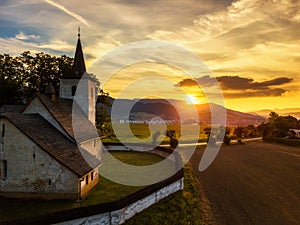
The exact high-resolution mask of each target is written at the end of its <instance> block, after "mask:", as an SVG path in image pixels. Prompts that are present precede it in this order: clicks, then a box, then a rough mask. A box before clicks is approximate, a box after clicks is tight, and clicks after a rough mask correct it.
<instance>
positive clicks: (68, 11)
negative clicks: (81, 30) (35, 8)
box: [44, 0, 90, 27]
mask: <svg viewBox="0 0 300 225" xmlns="http://www.w3.org/2000/svg"><path fill="white" fill-rule="evenodd" d="M44 1H45V2H46V3H48V4H50V5H52V6H54V7H56V8H58V9H60V10H61V11H63V12H65V13H67V14H68V15H70V16H72V17H74V18H75V19H76V20H78V21H79V22H81V23H83V24H85V25H87V26H88V27H89V26H90V25H89V24H88V22H87V21H86V19H84V18H83V17H82V16H80V15H78V14H76V13H74V12H72V11H70V10H68V9H67V8H66V7H64V6H62V5H60V4H58V3H56V2H53V1H51V0H44Z"/></svg>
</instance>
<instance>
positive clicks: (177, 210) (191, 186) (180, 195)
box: [125, 166, 203, 225]
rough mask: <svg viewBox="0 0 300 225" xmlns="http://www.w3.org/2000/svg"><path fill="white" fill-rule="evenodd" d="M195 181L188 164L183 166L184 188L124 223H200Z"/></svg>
mask: <svg viewBox="0 0 300 225" xmlns="http://www.w3.org/2000/svg"><path fill="white" fill-rule="evenodd" d="M196 185H197V182H196V180H195V178H194V177H193V175H192V172H191V169H190V167H189V166H186V167H185V168H184V189H183V191H179V192H177V193H175V194H173V195H171V196H169V197H167V198H165V199H163V200H161V201H160V202H159V204H155V205H153V206H151V207H150V208H148V209H147V210H145V211H143V212H141V213H139V214H137V215H135V216H134V217H133V218H131V219H130V220H128V221H126V222H125V225H140V224H159V225H175V224H180V225H181V224H184V225H189V224H193V225H200V224H203V223H201V218H202V213H201V212H202V210H201V207H200V197H199V192H198V190H197V187H196Z"/></svg>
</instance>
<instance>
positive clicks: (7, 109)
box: [0, 105, 24, 113]
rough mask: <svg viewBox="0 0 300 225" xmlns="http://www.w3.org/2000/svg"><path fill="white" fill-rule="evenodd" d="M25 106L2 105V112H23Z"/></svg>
mask: <svg viewBox="0 0 300 225" xmlns="http://www.w3.org/2000/svg"><path fill="white" fill-rule="evenodd" d="M23 108H24V106H23V105H3V106H1V107H0V113H5V112H14V113H18V112H21V111H22V109H23Z"/></svg>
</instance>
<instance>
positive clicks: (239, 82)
mask: <svg viewBox="0 0 300 225" xmlns="http://www.w3.org/2000/svg"><path fill="white" fill-rule="evenodd" d="M217 80H218V82H219V84H220V86H221V87H222V90H223V91H224V96H225V97H228V98H246V97H264V96H281V95H282V94H283V93H285V92H286V90H285V89H283V88H273V86H280V85H284V84H287V83H289V82H291V81H292V80H293V79H291V78H287V77H278V78H275V79H271V80H267V81H263V82H255V81H254V79H252V78H246V77H240V76H220V77H217ZM215 81H216V80H215V79H214V78H212V77H210V76H203V77H199V78H196V79H184V80H182V81H180V82H178V83H177V84H176V86H181V87H192V86H199V85H200V86H202V85H203V86H212V85H213V84H214V82H215Z"/></svg>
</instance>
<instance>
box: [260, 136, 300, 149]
mask: <svg viewBox="0 0 300 225" xmlns="http://www.w3.org/2000/svg"><path fill="white" fill-rule="evenodd" d="M263 140H264V141H266V142H270V143H278V144H283V145H288V146H294V147H300V140H299V139H287V138H277V137H264V138H263Z"/></svg>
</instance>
